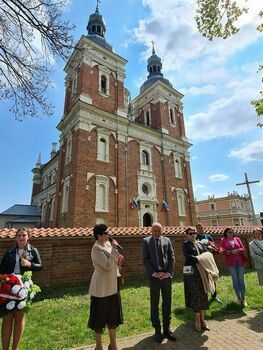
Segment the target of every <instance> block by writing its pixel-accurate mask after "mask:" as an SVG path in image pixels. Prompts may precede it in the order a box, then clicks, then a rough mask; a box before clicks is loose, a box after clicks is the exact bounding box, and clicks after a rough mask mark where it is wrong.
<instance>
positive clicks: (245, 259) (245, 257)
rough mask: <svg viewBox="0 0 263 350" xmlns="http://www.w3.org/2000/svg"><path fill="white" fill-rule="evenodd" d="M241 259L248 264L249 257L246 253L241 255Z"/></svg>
mask: <svg viewBox="0 0 263 350" xmlns="http://www.w3.org/2000/svg"><path fill="white" fill-rule="evenodd" d="M241 259H242V262H243V263H244V264H246V263H247V262H248V261H249V258H248V257H247V256H246V255H245V254H242V255H241Z"/></svg>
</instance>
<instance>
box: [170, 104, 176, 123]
mask: <svg viewBox="0 0 263 350" xmlns="http://www.w3.org/2000/svg"><path fill="white" fill-rule="evenodd" d="M169 115H170V123H171V124H172V125H175V115H174V110H173V109H172V108H170V109H169Z"/></svg>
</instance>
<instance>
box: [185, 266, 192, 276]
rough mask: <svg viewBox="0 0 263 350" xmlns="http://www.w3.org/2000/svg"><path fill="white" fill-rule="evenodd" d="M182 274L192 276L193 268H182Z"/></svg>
mask: <svg viewBox="0 0 263 350" xmlns="http://www.w3.org/2000/svg"><path fill="white" fill-rule="evenodd" d="M183 274H184V275H193V274H194V268H193V266H192V265H187V266H184V267H183Z"/></svg>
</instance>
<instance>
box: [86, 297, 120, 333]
mask: <svg viewBox="0 0 263 350" xmlns="http://www.w3.org/2000/svg"><path fill="white" fill-rule="evenodd" d="M122 323H123V316H122V306H121V297H120V293H119V292H118V293H116V294H113V295H110V296H107V297H103V298H98V297H94V296H91V298H90V316H89V321H88V327H89V328H91V329H93V330H94V331H95V332H97V333H102V332H103V329H104V328H105V327H106V326H107V327H108V328H109V329H115V328H117V327H118V326H119V325H120V324H122Z"/></svg>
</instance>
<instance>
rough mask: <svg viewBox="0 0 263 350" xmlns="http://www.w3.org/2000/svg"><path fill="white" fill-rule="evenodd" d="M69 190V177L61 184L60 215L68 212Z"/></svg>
mask: <svg viewBox="0 0 263 350" xmlns="http://www.w3.org/2000/svg"><path fill="white" fill-rule="evenodd" d="M69 189H70V176H68V177H66V178H65V180H64V182H63V190H62V205H61V213H62V214H63V213H67V212H68V203H69Z"/></svg>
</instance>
